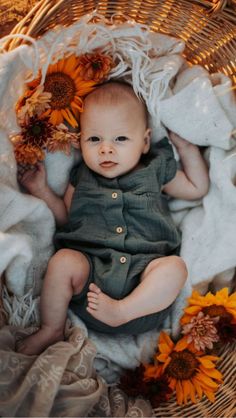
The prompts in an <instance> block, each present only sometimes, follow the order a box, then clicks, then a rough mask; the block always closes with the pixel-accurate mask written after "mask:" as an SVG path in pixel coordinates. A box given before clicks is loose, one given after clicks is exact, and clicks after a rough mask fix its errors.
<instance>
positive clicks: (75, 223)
mask: <svg viewBox="0 0 236 418" xmlns="http://www.w3.org/2000/svg"><path fill="white" fill-rule="evenodd" d="M175 174H176V161H175V159H174V155H173V150H172V146H171V145H170V144H169V142H168V139H167V138H164V139H163V140H161V141H160V142H159V143H158V144H156V145H155V146H154V147H153V148H152V152H150V153H148V154H147V155H144V156H143V157H142V160H141V165H140V168H137V169H136V170H133V171H132V172H129V173H127V174H124V175H122V176H119V177H118V178H114V179H108V178H105V177H103V176H101V175H98V174H96V173H94V172H93V171H91V170H90V169H89V168H88V167H87V166H86V165H85V164H84V163H83V162H82V163H81V164H80V165H79V166H77V167H75V168H74V169H73V170H72V172H71V184H72V185H73V186H74V187H75V191H74V195H73V198H72V202H71V208H70V212H69V221H68V223H67V224H66V225H64V226H63V227H62V229H61V230H60V231H58V232H57V233H56V235H55V245H56V248H57V249H59V248H71V249H75V250H78V251H81V252H82V253H84V254H85V255H86V256H87V258H88V260H89V263H90V276H89V279H88V282H87V285H86V286H85V288H84V289H83V291H82V293H81V294H79V295H76V296H73V298H72V300H71V303H70V308H71V309H72V310H73V311H74V313H75V314H76V315H78V316H79V317H80V318H81V319H83V320H84V322H85V323H86V324H87V326H88V327H89V328H91V329H94V330H96V331H99V332H104V333H126V334H138V333H142V332H145V331H148V330H150V329H153V328H158V327H159V326H160V325H161V323H162V322H163V320H164V318H165V317H166V316H167V313H168V311H169V308H167V309H165V310H163V311H161V312H158V313H154V314H151V315H147V316H144V317H141V318H137V319H134V320H132V321H129V322H128V323H126V324H123V325H120V326H118V327H111V326H109V325H106V324H104V323H102V322H101V321H98V320H97V319H95V318H94V317H93V316H92V315H90V314H89V313H88V312H87V311H86V306H87V298H86V294H87V291H88V286H89V284H90V283H91V282H94V283H96V284H97V285H98V286H99V287H100V288H101V290H102V291H103V292H104V293H106V294H108V295H109V296H110V297H112V298H114V299H123V298H124V297H125V296H127V295H128V294H129V293H130V292H132V290H133V289H134V288H135V287H136V286H137V285H138V284H139V282H140V274H141V273H142V272H143V270H144V269H145V267H146V266H147V265H148V264H149V263H150V262H151V261H152V260H153V259H155V258H159V257H164V256H168V255H172V254H178V252H179V246H180V234H179V232H178V230H177V228H176V226H175V225H174V223H173V221H172V219H171V216H170V214H169V211H168V205H167V200H166V197H165V195H164V194H163V193H162V192H161V187H162V186H163V185H164V184H165V183H168V182H169V181H170V180H171V179H172V178H173V177H174V176H175ZM157 280H158V277H157ZM173 280H174V277H173Z"/></svg>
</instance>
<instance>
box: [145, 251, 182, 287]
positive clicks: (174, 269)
mask: <svg viewBox="0 0 236 418" xmlns="http://www.w3.org/2000/svg"><path fill="white" fill-rule="evenodd" d="M154 275H156V277H157V278H159V280H160V281H163V285H165V283H166V285H168V284H169V280H168V278H170V279H172V280H173V281H174V282H175V284H176V285H178V284H179V286H180V287H182V286H183V285H184V282H185V281H186V279H187V275H188V272H187V267H186V264H185V262H184V260H183V259H182V258H181V257H179V256H177V255H171V256H167V257H160V258H156V259H154V260H152V261H151V262H150V263H149V264H148V265H147V267H146V268H145V270H144V271H143V273H142V274H141V277H140V281H143V280H145V279H146V278H147V277H150V276H154Z"/></svg>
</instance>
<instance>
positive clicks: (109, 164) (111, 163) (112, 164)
mask: <svg viewBox="0 0 236 418" xmlns="http://www.w3.org/2000/svg"><path fill="white" fill-rule="evenodd" d="M115 165H117V163H115V162H114V161H103V162H102V163H100V166H101V167H102V168H112V167H115Z"/></svg>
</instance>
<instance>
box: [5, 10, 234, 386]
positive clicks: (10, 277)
mask: <svg viewBox="0 0 236 418" xmlns="http://www.w3.org/2000/svg"><path fill="white" fill-rule="evenodd" d="M90 17H91V16H85V17H84V18H83V19H82V20H81V21H79V22H78V23H76V24H74V25H73V26H71V27H69V28H58V29H57V30H56V31H52V32H50V33H48V34H46V35H45V36H43V37H42V38H41V39H40V40H39V41H37V42H35V41H33V40H31V41H32V42H33V46H21V47H19V48H17V49H16V50H14V51H13V52H10V53H5V54H2V55H0V225H1V228H0V231H1V232H0V254H1V259H0V275H1V273H3V272H5V277H6V286H7V288H6V290H5V297H4V303H5V308H6V310H7V311H8V313H9V315H10V323H12V324H23V325H25V326H27V325H30V324H31V323H32V322H35V321H36V319H35V318H37V315H36V316H35V312H34V310H35V309H36V310H37V309H38V305H37V303H36V304H35V302H37V301H38V295H39V292H40V288H41V281H42V278H43V275H44V272H45V269H46V265H47V261H48V259H49V258H50V256H51V255H52V253H53V246H52V237H53V234H54V231H55V223H54V219H53V216H52V213H51V212H50V210H49V209H48V207H47V206H46V205H45V203H44V202H42V201H41V200H39V199H36V198H34V197H32V196H29V195H27V194H23V193H22V192H21V191H20V190H19V186H18V184H17V181H16V164H15V161H14V156H13V152H12V147H11V144H10V142H9V140H8V135H9V134H11V133H13V132H17V131H19V127H18V126H17V123H16V117H15V112H14V106H15V102H16V101H17V99H18V97H19V96H20V95H21V93H22V90H23V85H24V82H25V79H26V76H28V75H29V74H30V73H32V72H33V76H32V78H33V77H34V76H35V75H36V74H37V70H38V68H39V66H40V67H41V68H42V73H43V75H45V74H46V70H47V66H48V64H49V62H50V60H52V59H53V60H54V62H55V61H56V60H58V59H60V58H61V57H63V55H64V53H65V52H66V51H71V52H74V53H76V54H81V53H84V52H88V51H92V50H93V49H94V48H95V47H100V48H101V49H102V50H103V51H105V52H107V53H110V54H112V55H113V57H115V59H116V61H117V66H116V67H115V68H114V69H113V70H112V73H111V78H123V79H125V80H128V81H130V82H132V84H133V87H134V90H135V91H136V92H137V93H138V94H141V95H142V97H143V98H144V100H145V101H146V103H147V107H148V110H149V113H150V123H151V126H152V128H153V140H154V141H157V140H159V139H161V138H162V137H163V135H165V134H166V130H165V127H167V128H169V129H171V130H173V131H174V132H177V133H178V134H179V135H181V136H183V137H184V138H186V139H188V140H189V141H190V142H193V143H195V144H198V145H203V146H205V147H206V158H207V160H208V162H209V169H210V180H211V185H210V190H209V193H208V195H207V196H206V197H205V198H204V199H203V201H197V202H191V203H190V202H186V201H179V200H178V201H177V200H171V201H170V209H171V213H172V215H173V218H174V220H175V221H176V223H177V224H178V225H179V227H180V228H181V230H182V250H181V255H182V257H183V258H184V260H185V261H186V263H187V266H188V271H189V277H188V281H187V283H186V285H185V287H184V289H183V291H182V292H181V294H180V296H179V297H178V299H177V301H176V304H175V309H174V311H173V314H172V316H171V317H169V318H168V320H167V321H166V324H165V327H166V328H169V327H170V328H171V331H172V333H173V334H176V333H177V332H178V329H179V317H180V316H181V314H182V309H183V308H184V306H185V305H186V297H187V296H188V295H189V294H190V293H191V291H192V288H193V286H194V287H198V288H199V289H200V290H202V291H205V290H206V289H207V288H208V285H209V283H211V285H213V286H215V288H219V287H222V286H233V282H232V277H233V275H234V269H235V266H236V252H235V249H234V248H235V244H236V190H235V185H234V182H235V179H236V150H234V147H235V140H234V139H233V134H232V133H233V131H234V130H235V127H236V99H235V95H234V91H233V90H231V89H230V87H231V81H230V79H229V78H228V77H226V76H224V75H223V74H214V75H209V74H208V72H207V71H206V70H204V69H202V68H201V67H199V66H193V67H189V66H188V65H187V63H186V61H185V60H184V58H183V57H182V55H181V53H182V52H183V49H184V43H183V41H180V40H176V39H174V38H171V37H168V36H165V35H160V34H154V33H149V32H148V31H147V29H146V28H144V27H142V26H140V25H133V24H132V23H127V24H125V25H120V26H115V25H113V26H109V27H108V26H106V25H105V24H103V23H101V24H96V26H95V25H93V24H90V23H88V21H89V19H90ZM234 152H235V155H234ZM76 158H77V157H76V156H75V154H72V155H71V156H70V157H67V156H65V155H64V154H62V153H60V152H58V153H55V154H48V156H47V158H46V166H47V170H48V181H49V184H50V185H51V187H52V188H53V189H54V190H55V191H56V192H57V193H59V194H61V195H62V194H63V193H64V190H65V187H66V184H67V181H68V174H69V170H70V168H71V167H72V165H73V164H74V162H75V159H76ZM57 167H60V169H57ZM9 290H10V291H11V292H12V293H13V295H11V296H10V295H9V293H8V291H9ZM29 311H30V312H32V315H31V314H29ZM73 321H74V322H75V321H77V322H78V320H75V318H74V317H73ZM78 323H79V322H78ZM157 335H158V332H157V331H156V330H154V331H152V332H149V333H146V334H142V335H140V336H138V337H133V336H116V337H110V336H105V335H98V334H96V333H94V332H91V331H89V336H90V337H91V338H92V339H93V340H94V342H95V343H96V346H97V349H98V353H97V357H96V360H95V362H96V367H97V369H98V370H99V372H100V373H101V374H102V375H103V376H104V377H105V378H106V379H107V380H108V381H109V382H111V381H113V380H114V379H115V378H116V376H117V373H119V371H120V368H121V367H135V366H137V365H138V363H139V362H140V360H144V359H147V358H148V357H149V356H150V355H151V354H152V352H153V350H154V347H155V345H156V339H157Z"/></svg>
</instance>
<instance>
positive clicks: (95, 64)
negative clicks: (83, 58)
mask: <svg viewBox="0 0 236 418" xmlns="http://www.w3.org/2000/svg"><path fill="white" fill-rule="evenodd" d="M92 67H93V69H94V70H100V68H102V62H101V61H93V62H92Z"/></svg>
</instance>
